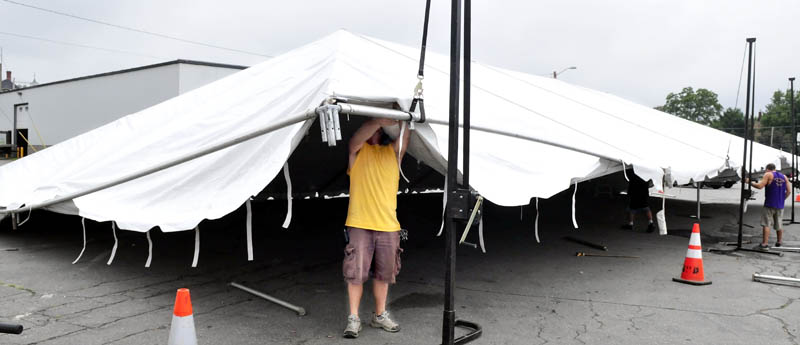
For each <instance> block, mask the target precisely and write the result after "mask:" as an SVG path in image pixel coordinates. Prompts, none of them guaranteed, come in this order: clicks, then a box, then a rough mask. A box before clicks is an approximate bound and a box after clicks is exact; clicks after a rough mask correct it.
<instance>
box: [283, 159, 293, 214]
mask: <svg viewBox="0 0 800 345" xmlns="http://www.w3.org/2000/svg"><path fill="white" fill-rule="evenodd" d="M283 177H285V178H286V219H285V220H284V221H283V228H284V229H288V228H289V224H290V223H291V222H292V178H291V177H289V162H288V161H287V162H286V163H285V164H283Z"/></svg>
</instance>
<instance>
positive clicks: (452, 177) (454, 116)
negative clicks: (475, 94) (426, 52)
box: [442, 0, 461, 345]
mask: <svg viewBox="0 0 800 345" xmlns="http://www.w3.org/2000/svg"><path fill="white" fill-rule="evenodd" d="M460 62H461V0H451V7H450V125H449V128H448V129H449V137H448V144H447V151H448V152H447V190H446V191H445V192H446V193H447V195H448V200H451V198H450V197H451V196H453V192H454V191H455V190H456V189H458V185H457V183H458V181H457V174H458V100H459V97H458V96H459V81H460V79H461V78H460V77H461V76H460V74H459V72H460V71H461V68H460V67H461V66H460ZM448 213H451V212H450V210H448ZM455 231H456V221H455V219H454V218H453V215H452V214H448V215H447V224H446V227H445V250H444V256H445V278H444V311H443V312H442V313H443V315H442V344H445V345H452V344H453V342H454V340H455V321H456V313H455V296H454V295H453V292H454V291H453V290H454V288H455V282H456V278H455V273H456V234H455Z"/></svg>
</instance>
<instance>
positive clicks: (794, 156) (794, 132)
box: [789, 77, 797, 224]
mask: <svg viewBox="0 0 800 345" xmlns="http://www.w3.org/2000/svg"><path fill="white" fill-rule="evenodd" d="M789 104H790V106H789V109H790V110H789V117H791V118H792V180H794V184H793V185H792V219H791V222H792V224H794V202H795V199H794V186H796V185H797V128H796V126H797V123H796V121H795V118H794V77H791V78H789Z"/></svg>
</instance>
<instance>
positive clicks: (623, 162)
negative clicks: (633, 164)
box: [619, 159, 631, 182]
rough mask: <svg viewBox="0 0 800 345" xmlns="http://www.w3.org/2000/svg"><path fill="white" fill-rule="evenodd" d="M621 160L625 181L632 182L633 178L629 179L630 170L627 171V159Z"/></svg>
mask: <svg viewBox="0 0 800 345" xmlns="http://www.w3.org/2000/svg"><path fill="white" fill-rule="evenodd" d="M619 161H620V162H622V175H623V176H625V181H628V182H631V180H630V179H628V172H627V171H625V161H624V160H622V159H620V160H619Z"/></svg>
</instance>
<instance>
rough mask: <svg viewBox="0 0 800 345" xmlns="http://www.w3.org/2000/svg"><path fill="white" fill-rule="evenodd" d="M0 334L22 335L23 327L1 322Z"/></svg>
mask: <svg viewBox="0 0 800 345" xmlns="http://www.w3.org/2000/svg"><path fill="white" fill-rule="evenodd" d="M0 333H8V334H20V333H22V325H17V324H13V323H2V322H0Z"/></svg>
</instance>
